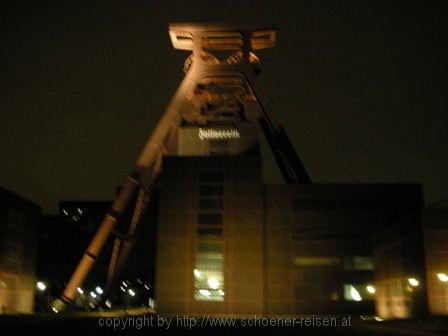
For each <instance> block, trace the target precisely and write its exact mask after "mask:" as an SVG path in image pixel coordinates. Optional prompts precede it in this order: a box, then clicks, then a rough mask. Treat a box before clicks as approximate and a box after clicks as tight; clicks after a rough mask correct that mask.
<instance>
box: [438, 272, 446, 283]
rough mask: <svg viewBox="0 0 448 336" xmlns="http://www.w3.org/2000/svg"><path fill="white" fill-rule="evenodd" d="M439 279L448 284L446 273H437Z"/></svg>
mask: <svg viewBox="0 0 448 336" xmlns="http://www.w3.org/2000/svg"><path fill="white" fill-rule="evenodd" d="M437 277H438V278H439V280H440V281H442V282H448V275H446V274H445V273H437Z"/></svg>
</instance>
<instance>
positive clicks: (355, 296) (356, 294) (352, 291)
mask: <svg viewBox="0 0 448 336" xmlns="http://www.w3.org/2000/svg"><path fill="white" fill-rule="evenodd" d="M350 295H351V296H352V299H353V300H354V301H362V298H361V295H359V292H358V291H357V290H356V288H355V287H353V286H352V288H351V289H350Z"/></svg>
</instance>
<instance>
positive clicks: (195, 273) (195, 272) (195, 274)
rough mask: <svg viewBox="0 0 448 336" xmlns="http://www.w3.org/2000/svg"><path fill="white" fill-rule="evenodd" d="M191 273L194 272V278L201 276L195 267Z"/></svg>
mask: <svg viewBox="0 0 448 336" xmlns="http://www.w3.org/2000/svg"><path fill="white" fill-rule="evenodd" d="M193 273H194V276H195V277H196V278H200V277H201V272H200V271H199V270H197V269H196V268H195V269H194V271H193Z"/></svg>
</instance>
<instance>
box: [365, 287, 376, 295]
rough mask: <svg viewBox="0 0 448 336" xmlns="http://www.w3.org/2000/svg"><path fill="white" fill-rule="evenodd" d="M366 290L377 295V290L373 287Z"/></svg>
mask: <svg viewBox="0 0 448 336" xmlns="http://www.w3.org/2000/svg"><path fill="white" fill-rule="evenodd" d="M366 289H367V291H368V292H369V293H370V294H375V292H376V288H375V287H373V286H372V285H368V286H367V287H366Z"/></svg>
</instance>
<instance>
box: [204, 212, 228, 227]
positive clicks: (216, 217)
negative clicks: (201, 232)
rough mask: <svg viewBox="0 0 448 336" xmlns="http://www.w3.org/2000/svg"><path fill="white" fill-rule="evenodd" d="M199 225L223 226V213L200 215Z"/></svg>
mask: <svg viewBox="0 0 448 336" xmlns="http://www.w3.org/2000/svg"><path fill="white" fill-rule="evenodd" d="M198 223H199V225H221V224H222V214H221V213H201V214H198Z"/></svg>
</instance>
